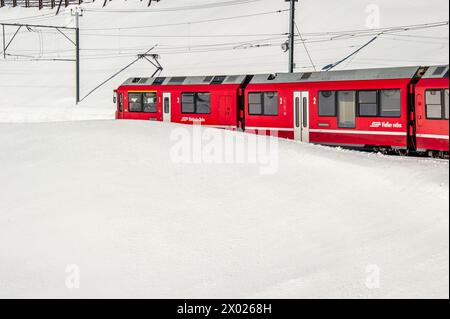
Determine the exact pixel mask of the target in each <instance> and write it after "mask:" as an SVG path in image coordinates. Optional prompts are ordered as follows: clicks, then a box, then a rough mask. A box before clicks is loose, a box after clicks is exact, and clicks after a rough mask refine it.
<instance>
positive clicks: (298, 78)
mask: <svg viewBox="0 0 450 319" xmlns="http://www.w3.org/2000/svg"><path fill="white" fill-rule="evenodd" d="M419 69H420V67H418V66H415V67H397V68H383V69H364V70H344V71H328V72H304V73H278V74H259V75H255V76H254V77H253V79H252V81H251V82H250V83H252V84H266V83H294V82H330V81H353V80H388V79H412V78H413V77H415V76H416V74H417V72H418V71H419Z"/></svg>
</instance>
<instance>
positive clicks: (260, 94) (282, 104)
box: [116, 66, 449, 156]
mask: <svg viewBox="0 0 450 319" xmlns="http://www.w3.org/2000/svg"><path fill="white" fill-rule="evenodd" d="M448 74H449V70H448V66H436V67H426V68H422V67H418V66H417V67H401V68H386V69H368V70H349V71H331V72H315V73H294V74H265V75H254V76H253V75H238V76H214V77H212V76H207V77H203V76H202V77H200V76H196V77H167V78H165V77H159V78H132V79H129V80H127V81H126V82H125V83H124V84H123V85H121V86H120V87H119V88H118V89H117V90H116V97H117V112H116V118H117V119H140V120H154V121H167V122H175V123H184V124H193V123H200V124H202V125H205V126H213V127H219V128H227V129H242V130H245V131H247V132H257V133H259V134H267V135H268V134H272V135H275V134H276V135H277V136H279V137H283V138H290V139H295V140H299V141H303V142H311V143H317V144H325V145H338V146H344V147H351V148H364V149H374V150H395V151H397V152H398V153H407V152H409V151H416V152H419V153H425V152H427V153H429V154H430V155H436V154H437V155H439V156H448V149H449V144H448V141H449V137H448V134H449V127H448V116H449V105H448V103H449V101H448V99H449V90H448V86H449V79H448Z"/></svg>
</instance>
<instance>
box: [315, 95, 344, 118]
mask: <svg viewBox="0 0 450 319" xmlns="http://www.w3.org/2000/svg"><path fill="white" fill-rule="evenodd" d="M323 92H332V93H334V109H333V110H334V113H333V115H329V114H327V115H322V114H320V96H321V94H322V93H323ZM337 92H339V91H336V90H322V91H319V92H318V94H317V95H318V97H319V98H318V99H317V103H318V104H317V115H318V116H319V117H337V115H338V114H337V113H338V110H337V102H338V101H337V96H338V95H337Z"/></svg>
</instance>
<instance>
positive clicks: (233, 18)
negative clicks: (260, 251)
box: [83, 10, 289, 31]
mask: <svg viewBox="0 0 450 319" xmlns="http://www.w3.org/2000/svg"><path fill="white" fill-rule="evenodd" d="M287 11H289V10H276V11H266V12H260V13H253V14H246V15H237V16H230V17H224V18H216V19H205V20H195V21H186V22H174V23H165V24H154V25H146V26H137V27H114V28H85V29H83V30H85V31H107V30H140V29H148V28H160V27H171V26H178V25H192V24H201V23H210V22H218V21H227V20H236V19H245V18H252V17H257V16H265V15H271V14H278V13H283V12H287Z"/></svg>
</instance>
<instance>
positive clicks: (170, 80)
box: [122, 75, 247, 85]
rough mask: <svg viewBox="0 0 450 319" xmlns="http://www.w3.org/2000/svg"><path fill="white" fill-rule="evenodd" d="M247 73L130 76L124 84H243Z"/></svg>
mask: <svg viewBox="0 0 450 319" xmlns="http://www.w3.org/2000/svg"><path fill="white" fill-rule="evenodd" d="M246 77H247V76H246V75H216V76H173V77H157V78H130V79H128V80H126V81H125V82H124V83H123V84H122V85H208V84H218V85H219V84H238V85H240V84H242V83H243V82H244V81H245V79H246Z"/></svg>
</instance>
